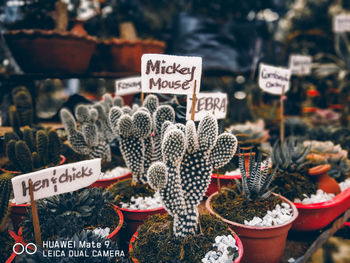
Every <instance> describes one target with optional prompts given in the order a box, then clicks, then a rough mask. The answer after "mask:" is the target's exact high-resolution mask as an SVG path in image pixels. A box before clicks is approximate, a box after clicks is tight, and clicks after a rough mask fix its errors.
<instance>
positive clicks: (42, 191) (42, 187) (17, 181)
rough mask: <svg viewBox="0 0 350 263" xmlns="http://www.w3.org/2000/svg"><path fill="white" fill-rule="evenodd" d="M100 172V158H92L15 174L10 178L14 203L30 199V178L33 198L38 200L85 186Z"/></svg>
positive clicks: (25, 201)
mask: <svg viewBox="0 0 350 263" xmlns="http://www.w3.org/2000/svg"><path fill="white" fill-rule="evenodd" d="M100 173H101V159H94V160H87V161H82V162H78V163H71V164H66V165H61V166H57V167H51V168H47V169H43V170H40V171H37V172H33V173H28V174H23V175H19V176H16V177H14V178H12V186H13V193H14V195H15V201H16V204H17V205H18V204H23V203H27V202H29V201H30V194H29V181H30V180H31V181H32V182H33V187H34V188H33V190H34V191H33V193H34V200H38V199H42V198H45V197H49V196H53V195H58V194H62V193H67V192H72V191H76V190H79V189H81V188H84V187H87V186H89V185H91V184H92V183H94V182H95V181H96V180H97V179H98V178H99V175H100Z"/></svg>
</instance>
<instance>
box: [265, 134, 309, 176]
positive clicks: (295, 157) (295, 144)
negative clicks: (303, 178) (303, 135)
mask: <svg viewBox="0 0 350 263" xmlns="http://www.w3.org/2000/svg"><path fill="white" fill-rule="evenodd" d="M309 152H310V146H307V145H303V143H302V142H300V141H298V140H297V139H296V138H295V137H288V138H286V139H285V141H284V142H283V143H280V141H277V142H276V143H275V145H274V146H273V150H272V154H271V160H272V164H273V165H274V166H275V167H277V169H278V171H280V172H291V173H293V172H301V171H302V170H303V168H304V167H306V165H308V162H306V161H305V159H306V157H307V155H308V154H309Z"/></svg>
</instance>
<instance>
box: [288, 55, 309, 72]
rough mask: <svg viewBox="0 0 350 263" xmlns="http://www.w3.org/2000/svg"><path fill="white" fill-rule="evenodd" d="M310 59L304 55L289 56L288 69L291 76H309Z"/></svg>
mask: <svg viewBox="0 0 350 263" xmlns="http://www.w3.org/2000/svg"><path fill="white" fill-rule="evenodd" d="M311 66H312V57H311V56H305V55H290V57H289V69H290V70H291V71H292V74H293V75H297V76H306V75H310V74H311Z"/></svg>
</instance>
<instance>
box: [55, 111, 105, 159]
mask: <svg viewBox="0 0 350 263" xmlns="http://www.w3.org/2000/svg"><path fill="white" fill-rule="evenodd" d="M99 111H100V112H101V111H103V109H102V106H101V107H100V106H98V107H97V108H96V107H90V106H87V105H78V106H77V108H76V110H75V115H76V118H77V121H78V122H79V123H80V125H79V128H78V126H77V123H76V121H75V119H74V116H73V115H72V114H71V113H70V112H69V111H68V110H67V109H62V110H61V112H60V117H61V121H62V123H63V125H64V128H65V130H66V131H67V133H68V141H69V143H70V145H71V147H72V149H73V150H74V151H75V152H77V153H79V154H83V155H89V157H90V158H102V159H103V160H105V161H111V149H110V146H109V141H108V140H106V136H105V133H103V132H101V127H100V128H99V126H98V124H99V125H101V123H103V122H106V120H105V118H100V114H101V113H100V112H99ZM103 114H104V113H103Z"/></svg>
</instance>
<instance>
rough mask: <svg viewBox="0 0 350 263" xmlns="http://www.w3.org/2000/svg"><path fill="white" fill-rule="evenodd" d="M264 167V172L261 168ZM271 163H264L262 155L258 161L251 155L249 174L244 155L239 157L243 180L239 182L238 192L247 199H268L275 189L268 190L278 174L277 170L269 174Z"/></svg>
mask: <svg viewBox="0 0 350 263" xmlns="http://www.w3.org/2000/svg"><path fill="white" fill-rule="evenodd" d="M263 166H264V169H263V171H262V170H261V168H262V167H263ZM268 166H269V161H268V160H267V161H265V162H262V157H261V154H259V155H258V157H257V160H255V157H253V154H252V153H250V156H249V170H248V174H247V171H246V167H245V165H244V157H243V154H240V156H239V169H240V170H241V174H242V180H241V182H239V181H238V180H237V181H236V182H237V187H238V191H239V192H241V193H242V194H243V195H244V197H245V198H246V199H250V200H256V199H266V198H268V197H269V196H270V195H271V193H272V191H273V189H271V190H267V189H268V188H269V186H270V184H271V182H272V179H273V178H274V176H275V174H276V169H275V170H274V171H273V172H270V173H269V172H268V170H269V167H268Z"/></svg>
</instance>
